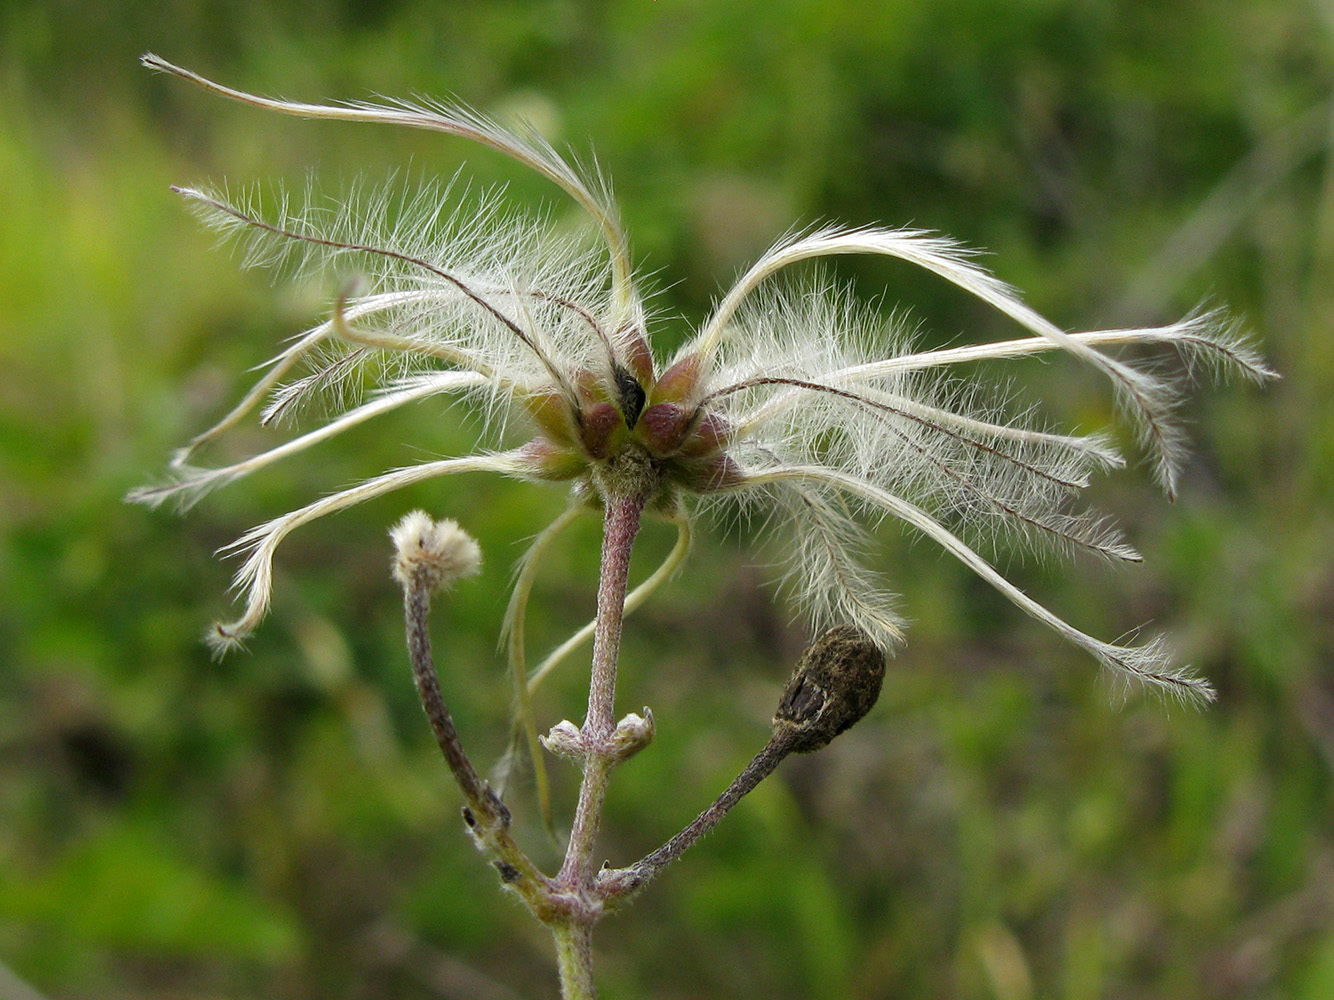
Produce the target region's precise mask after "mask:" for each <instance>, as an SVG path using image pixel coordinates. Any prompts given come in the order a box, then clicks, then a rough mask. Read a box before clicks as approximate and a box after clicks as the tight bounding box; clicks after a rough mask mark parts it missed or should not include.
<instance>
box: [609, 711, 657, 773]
mask: <svg viewBox="0 0 1334 1000" xmlns="http://www.w3.org/2000/svg"><path fill="white" fill-rule="evenodd" d="M653 729H654V726H653V713H652V712H651V711H649V710H648V709H647V708H645V709H644V714H643V715H642V716H641V715H638V714H636V713H635V712H631V713H630V714H629V715H627V716H626V717H625V718H624V719H622V720H621V721H620V722H618V723H616V731H615V732H614V733H612V736H611V745H612V761H613V762H615V763H617V764H619V763H620V762H621V761H623V760H629V759H630V758H631V757H633V756H634V755H635V754H637V753H639V751H640V750H643V749H644V747H646V746H648V745H649V744H650V743H652V742H653Z"/></svg>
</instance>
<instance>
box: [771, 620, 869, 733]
mask: <svg viewBox="0 0 1334 1000" xmlns="http://www.w3.org/2000/svg"><path fill="white" fill-rule="evenodd" d="M884 679H885V654H884V652H883V651H882V650H881V649H880V647H879V646H877V645H876V644H875V643H874V642H873V641H872V640H871V637H870V636H869V635H867V634H866V633H865V632H863V631H862V630H861V629H859V628H857V627H856V626H854V625H837V626H835V627H834V628H831V629H829V630H828V631H827V632H825V633H824V634H823V635H821V636H820V637H819V638H818V639H816V640H815V641H814V642H813V643H811V645H810V646H808V647H807V648H806V651H805V652H804V653H802V654H801V659H800V660H799V661H797V665H796V667H795V668H793V670H792V676H791V677H789V678H788V682H787V687H786V688H784V690H783V697H782V698H781V699H780V700H779V702H778V711H777V712H775V713H774V721H773V725H774V729H775V731H778V732H784V733H785V734H786V735H787V737H788V739H789V740H791V743H790V744H789V747H790V749H791V750H793V751H795V752H797V753H812V752H814V751H816V750H819V749H820V748H821V747H824V746H826V745H828V743H829V742H830V740H832V739H833V738H834V737H835V736H837V735H838V734H839V733H842V732H844V731H845V730H847V729H849V728H851V727H852V726H853V725H855V724H856V723H857V722H858V721H859V720H860V719H861V718H862V716H864V715H865V714H866V713H867V712H869V711H870V710H871V706H872V705H874V704H875V702H876V699H877V698H878V697H880V685H881V684H882V682H883V681H884Z"/></svg>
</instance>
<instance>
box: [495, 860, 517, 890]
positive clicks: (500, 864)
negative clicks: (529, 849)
mask: <svg viewBox="0 0 1334 1000" xmlns="http://www.w3.org/2000/svg"><path fill="white" fill-rule="evenodd" d="M494 864H495V866H496V871H498V872H500V881H502V882H504V883H505V884H506V885H510V884H511V883H513V882H517V881H519V879H521V878H523V873H522V872H520V871H519V869H517V868H515V867H514V866H513V865H512V864H510V863H509V862H508V861H496V862H494Z"/></svg>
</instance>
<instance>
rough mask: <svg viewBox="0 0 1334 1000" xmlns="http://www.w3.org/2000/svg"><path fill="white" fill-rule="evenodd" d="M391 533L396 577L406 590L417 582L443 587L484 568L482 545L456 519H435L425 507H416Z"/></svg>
mask: <svg viewBox="0 0 1334 1000" xmlns="http://www.w3.org/2000/svg"><path fill="white" fill-rule="evenodd" d="M389 537H390V538H392V539H393V541H394V579H395V580H397V581H398V582H399V585H400V586H402V587H403V588H404V589H405V590H409V589H411V588H413V587H415V586H418V585H424V586H425V587H426V588H427V589H428V590H430V591H437V590H441V589H443V588H445V587H448V586H449V585H450V584H451V583H453V582H454V581H455V580H458V579H461V578H462V577H465V576H473V575H475V574H476V573H478V572H479V571H480V570H481V568H482V550H481V548H479V547H478V545H477V542H476V540H475V539H474V538H473V537H472V536H471V535H469V534H468V533H467V532H466V531H464V530H463V529H462V528H460V527H459V524H458V522H457V521H453V520H450V519H448V518H446V519H445V520H443V521H435V520H432V519H431V516H430V515H429V514H427V513H426V512H425V511H421V510H414V511H413V512H412V513H411V514H408V515H406V516H405V517H404V518H403V520H401V521H399V522H398V524H396V525H395V526H394V527H393V529H392V530H391V531H390V532H389Z"/></svg>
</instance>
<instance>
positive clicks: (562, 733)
mask: <svg viewBox="0 0 1334 1000" xmlns="http://www.w3.org/2000/svg"><path fill="white" fill-rule="evenodd" d="M539 738H540V739H541V741H542V745H543V746H544V747H546V748H547V749H548V750H550V751H551V752H552V753H553V754H555V755H556V756H557V757H564V758H565V759H566V760H574V761H579V760H583V757H584V743H583V739H584V736H583V733H582V732H580V731H579V727H578V726H576V725H575V724H574V723H573V722H571V721H570V720H569V719H565V720H564V721H562V722H558V723H556V724H555V725H554V726H552V727H551V732H549V733H547V734H546V735H545V736H542V737H539Z"/></svg>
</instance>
